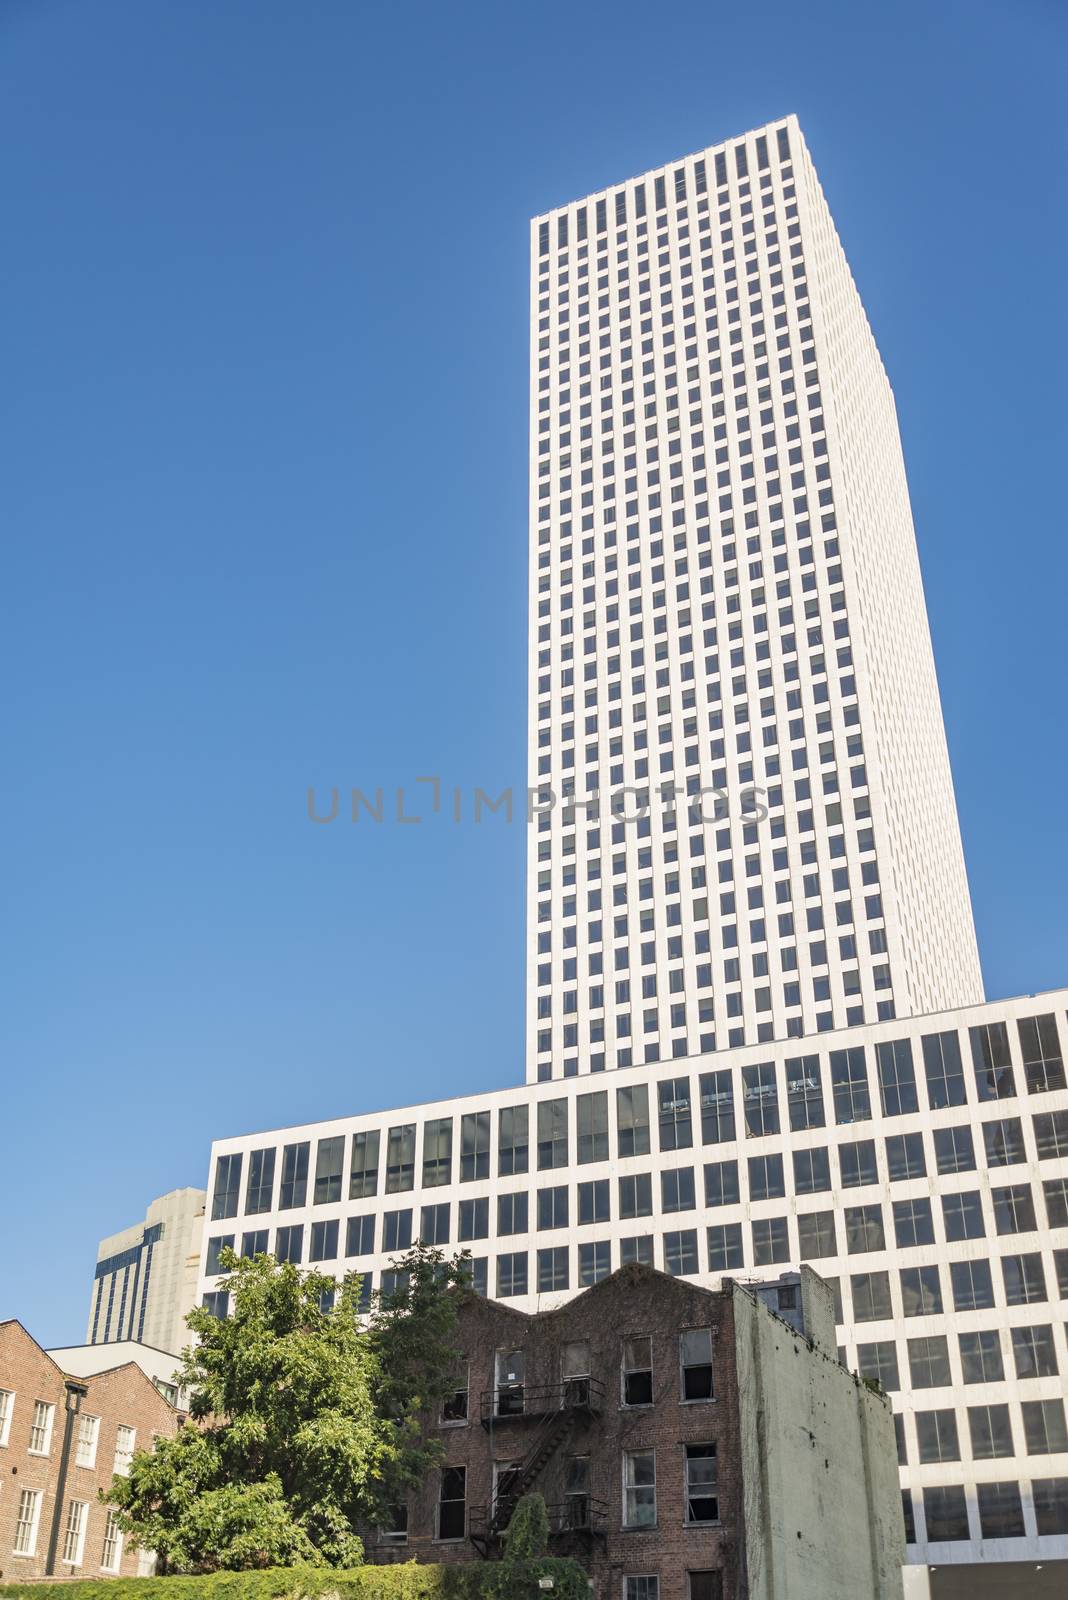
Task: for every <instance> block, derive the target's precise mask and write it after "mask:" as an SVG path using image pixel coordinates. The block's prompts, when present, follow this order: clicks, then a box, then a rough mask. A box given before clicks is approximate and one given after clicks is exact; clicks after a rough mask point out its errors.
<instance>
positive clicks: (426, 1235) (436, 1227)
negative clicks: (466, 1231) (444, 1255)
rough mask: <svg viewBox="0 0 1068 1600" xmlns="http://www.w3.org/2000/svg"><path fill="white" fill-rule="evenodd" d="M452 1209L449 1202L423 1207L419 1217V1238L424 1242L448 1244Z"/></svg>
mask: <svg viewBox="0 0 1068 1600" xmlns="http://www.w3.org/2000/svg"><path fill="white" fill-rule="evenodd" d="M450 1210H451V1207H450V1206H449V1205H448V1204H447V1203H446V1204H445V1205H440V1206H424V1207H423V1208H422V1211H421V1213H420V1217H419V1238H420V1240H421V1241H422V1243H423V1244H448V1242H449V1212H450Z"/></svg>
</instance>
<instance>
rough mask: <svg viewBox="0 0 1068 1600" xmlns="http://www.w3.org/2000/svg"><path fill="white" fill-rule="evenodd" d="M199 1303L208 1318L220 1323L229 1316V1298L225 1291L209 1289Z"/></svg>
mask: <svg viewBox="0 0 1068 1600" xmlns="http://www.w3.org/2000/svg"><path fill="white" fill-rule="evenodd" d="M200 1303H201V1305H202V1306H203V1307H204V1310H205V1311H206V1312H207V1313H208V1315H209V1316H211V1317H217V1318H218V1319H219V1321H220V1322H222V1320H223V1319H224V1317H226V1316H228V1315H229V1311H230V1296H229V1295H228V1294H227V1293H226V1290H225V1289H209V1290H208V1292H207V1293H206V1294H205V1296H204V1298H203V1299H202V1300H201V1302H200Z"/></svg>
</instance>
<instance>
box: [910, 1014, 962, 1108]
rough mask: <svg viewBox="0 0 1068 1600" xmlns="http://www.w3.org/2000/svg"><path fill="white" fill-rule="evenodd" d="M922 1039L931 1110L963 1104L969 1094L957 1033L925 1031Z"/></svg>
mask: <svg viewBox="0 0 1068 1600" xmlns="http://www.w3.org/2000/svg"><path fill="white" fill-rule="evenodd" d="M921 1042H922V1044H923V1070H924V1072H925V1073H926V1075H927V1100H928V1103H929V1104H930V1107H931V1110H932V1111H939V1110H941V1109H942V1107H943V1106H962V1105H964V1104H965V1103H966V1101H967V1098H968V1096H967V1094H966V1093H965V1090H964V1064H963V1062H962V1061H961V1058H960V1040H959V1039H958V1037H957V1035H956V1033H925V1034H924V1036H923V1039H922V1041H921Z"/></svg>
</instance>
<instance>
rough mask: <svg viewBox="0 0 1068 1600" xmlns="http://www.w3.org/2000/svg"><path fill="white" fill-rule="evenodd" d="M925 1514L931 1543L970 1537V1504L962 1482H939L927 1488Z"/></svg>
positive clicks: (924, 1497)
mask: <svg viewBox="0 0 1068 1600" xmlns="http://www.w3.org/2000/svg"><path fill="white" fill-rule="evenodd" d="M923 1515H924V1520H925V1521H926V1523H927V1539H928V1542H929V1543H930V1544H939V1543H941V1542H943V1541H946V1540H956V1539H967V1538H969V1537H970V1534H969V1532H968V1506H967V1503H966V1501H965V1498H964V1487H963V1485H962V1484H938V1485H936V1486H935V1487H933V1488H929V1489H925V1490H924V1491H923Z"/></svg>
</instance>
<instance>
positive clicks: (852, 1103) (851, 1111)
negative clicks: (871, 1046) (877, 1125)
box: [831, 1045, 871, 1123]
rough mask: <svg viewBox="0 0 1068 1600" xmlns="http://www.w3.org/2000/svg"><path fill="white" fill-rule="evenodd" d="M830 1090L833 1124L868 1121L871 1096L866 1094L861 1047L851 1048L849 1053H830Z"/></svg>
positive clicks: (865, 1077) (865, 1068) (866, 1072)
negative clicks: (832, 1103) (831, 1094)
mask: <svg viewBox="0 0 1068 1600" xmlns="http://www.w3.org/2000/svg"><path fill="white" fill-rule="evenodd" d="M831 1088H832V1091H833V1093H834V1115H835V1120H836V1121H838V1122H843V1123H845V1122H868V1121H869V1120H870V1118H871V1095H870V1094H869V1092H868V1069H867V1064H866V1063H865V1060H864V1049H863V1046H861V1045H854V1047H853V1048H852V1049H851V1050H832V1051H831Z"/></svg>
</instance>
